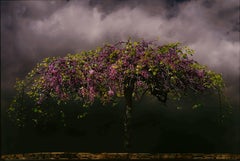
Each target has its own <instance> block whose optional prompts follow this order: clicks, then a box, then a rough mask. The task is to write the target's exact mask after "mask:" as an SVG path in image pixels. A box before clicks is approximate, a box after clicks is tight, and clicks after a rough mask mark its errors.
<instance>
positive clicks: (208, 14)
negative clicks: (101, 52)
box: [1, 0, 240, 104]
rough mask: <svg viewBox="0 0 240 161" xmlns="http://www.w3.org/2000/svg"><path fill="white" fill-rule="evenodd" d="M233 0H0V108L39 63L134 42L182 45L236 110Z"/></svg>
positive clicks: (236, 4)
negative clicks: (211, 73) (216, 77)
mask: <svg viewBox="0 0 240 161" xmlns="http://www.w3.org/2000/svg"><path fill="white" fill-rule="evenodd" d="M239 3H240V1H239V0H150V1H149V0H141V1H137V0H104V1H99V0H84V1H83V0H82V1H81V0H78V1H75V0H63V1H60V0H57V1H51V0H49V1H36V0H34V1H5V2H4V1H3V2H2V1H1V92H2V94H3V95H2V98H1V99H2V101H1V102H2V103H4V102H5V103H6V100H5V99H6V97H7V96H6V95H8V94H9V93H12V92H13V85H14V82H15V79H16V78H17V77H18V78H24V76H25V75H26V74H27V73H28V72H29V71H30V70H31V68H32V67H33V66H34V65H35V64H36V63H37V62H39V61H41V60H42V59H43V58H44V57H49V56H64V55H66V54H67V53H76V52H80V51H82V50H88V49H94V48H96V47H97V46H101V45H103V44H104V43H105V42H117V41H120V40H126V39H128V37H132V38H133V39H141V38H143V39H146V40H156V39H159V43H167V42H177V41H179V42H182V43H183V44H185V45H188V46H190V47H192V48H193V49H194V50H195V51H196V53H197V54H196V55H195V56H194V58H195V59H196V60H197V61H199V62H200V63H203V64H205V65H208V66H209V67H210V69H213V70H215V71H217V72H219V73H222V74H223V76H224V79H225V81H226V84H227V88H226V93H227V96H229V97H230V98H231V101H233V102H234V103H237V104H239V95H240V94H239V93H240V92H239V75H240V74H239V69H240V63H239V61H240V56H239V53H240V44H239V41H240V39H239V37H240V36H239V31H240V27H239V8H240V4H239Z"/></svg>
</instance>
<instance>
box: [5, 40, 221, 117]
mask: <svg viewBox="0 0 240 161" xmlns="http://www.w3.org/2000/svg"><path fill="white" fill-rule="evenodd" d="M193 54H194V51H193V50H191V49H190V48H188V47H185V46H183V45H181V44H180V43H170V44H165V45H158V44H157V43H156V42H155V41H144V40H142V41H135V42H133V41H131V40H128V41H126V42H123V41H121V42H118V43H116V44H106V45H104V46H103V47H99V48H97V49H95V50H89V51H82V52H81V53H77V54H68V55H67V56H65V57H49V58H45V59H44V60H43V61H42V62H40V63H39V64H37V65H36V67H34V69H33V70H32V71H31V72H29V73H28V74H27V76H26V77H25V79H24V80H18V81H17V83H16V86H15V87H16V90H17V94H16V97H15V99H14V100H13V103H12V104H11V107H10V108H9V111H10V112H11V111H12V112H13V111H16V110H17V109H19V108H22V106H23V104H22V101H23V95H25V96H27V97H28V98H30V99H31V100H32V101H33V104H34V106H33V107H32V110H33V111H34V112H36V113H41V108H40V107H41V105H42V104H43V103H44V102H45V101H47V100H53V101H54V102H56V104H59V105H61V104H63V103H67V102H71V101H76V102H81V103H83V106H84V107H88V106H90V105H91V104H92V103H94V102H95V101H96V100H100V101H101V103H102V104H105V103H109V102H112V101H116V99H118V98H122V97H133V98H134V99H135V100H139V99H141V98H142V96H143V95H145V94H148V95H153V96H155V97H157V99H158V100H159V101H161V102H163V103H165V102H166V101H167V99H168V98H172V99H180V98H181V97H182V95H185V94H186V93H187V92H188V91H194V92H197V93H201V92H203V91H206V90H215V91H220V92H221V91H222V89H223V87H224V83H223V80H222V76H221V75H220V74H217V73H215V72H213V71H211V70H209V69H208V68H207V67H206V66H204V65H201V64H199V63H198V62H197V61H195V60H193V59H192V58H191V56H192V55H193Z"/></svg>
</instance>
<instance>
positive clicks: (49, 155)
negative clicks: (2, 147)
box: [1, 152, 240, 161]
mask: <svg viewBox="0 0 240 161" xmlns="http://www.w3.org/2000/svg"><path fill="white" fill-rule="evenodd" d="M1 159H2V160H228V161H229V160H231V161H233V160H240V154H227V153H225V154H220V153H219V154H217V153H215V154H203V153H156V154H150V153H77V152H76V153H73V152H72V153H71V152H67V153H66V152H44V153H26V154H9V155H3V156H1Z"/></svg>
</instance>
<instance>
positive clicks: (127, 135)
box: [124, 80, 134, 152]
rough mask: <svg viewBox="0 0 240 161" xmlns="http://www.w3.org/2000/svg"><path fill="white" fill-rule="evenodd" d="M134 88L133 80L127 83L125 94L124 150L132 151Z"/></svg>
mask: <svg viewBox="0 0 240 161" xmlns="http://www.w3.org/2000/svg"><path fill="white" fill-rule="evenodd" d="M133 89H134V82H133V81H132V80H130V81H128V83H126V84H125V88H124V96H125V101H126V105H125V117H124V150H125V151H126V152H129V151H130V148H131V142H130V141H131V132H130V129H131V117H132V94H133Z"/></svg>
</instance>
